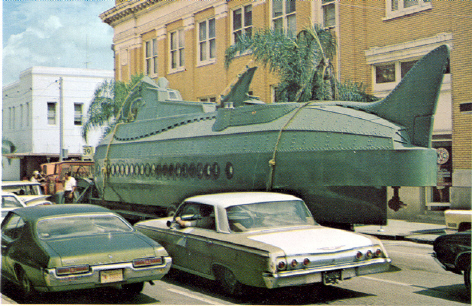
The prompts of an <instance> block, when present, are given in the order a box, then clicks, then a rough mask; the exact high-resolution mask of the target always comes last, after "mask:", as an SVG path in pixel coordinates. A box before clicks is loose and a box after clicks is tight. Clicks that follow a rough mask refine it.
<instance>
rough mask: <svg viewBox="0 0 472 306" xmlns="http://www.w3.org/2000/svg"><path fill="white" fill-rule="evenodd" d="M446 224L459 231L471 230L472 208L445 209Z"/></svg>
mask: <svg viewBox="0 0 472 306" xmlns="http://www.w3.org/2000/svg"><path fill="white" fill-rule="evenodd" d="M444 217H445V219H446V226H447V228H449V229H453V230H457V231H458V232H462V231H467V230H470V229H471V227H470V224H471V220H472V210H470V209H469V210H465V209H464V210H460V209H448V210H446V211H444Z"/></svg>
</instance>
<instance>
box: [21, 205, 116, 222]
mask: <svg viewBox="0 0 472 306" xmlns="http://www.w3.org/2000/svg"><path fill="white" fill-rule="evenodd" d="M15 213H16V214H18V215H20V216H22V217H23V218H25V219H27V220H37V219H40V218H43V217H50V216H60V215H68V214H82V213H112V211H111V210H109V209H108V208H105V207H101V206H97V205H90V204H56V205H40V206H31V207H25V208H20V209H17V210H15Z"/></svg>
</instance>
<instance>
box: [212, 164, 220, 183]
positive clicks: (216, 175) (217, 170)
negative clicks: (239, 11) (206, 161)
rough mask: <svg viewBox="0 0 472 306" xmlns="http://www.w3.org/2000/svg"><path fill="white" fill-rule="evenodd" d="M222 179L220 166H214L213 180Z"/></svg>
mask: <svg viewBox="0 0 472 306" xmlns="http://www.w3.org/2000/svg"><path fill="white" fill-rule="evenodd" d="M219 177H220V165H218V163H214V164H213V178H214V179H215V180H216V179H218V178H219Z"/></svg>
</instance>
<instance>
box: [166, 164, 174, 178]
mask: <svg viewBox="0 0 472 306" xmlns="http://www.w3.org/2000/svg"><path fill="white" fill-rule="evenodd" d="M167 176H168V177H169V178H171V177H174V164H169V169H168V170H167Z"/></svg>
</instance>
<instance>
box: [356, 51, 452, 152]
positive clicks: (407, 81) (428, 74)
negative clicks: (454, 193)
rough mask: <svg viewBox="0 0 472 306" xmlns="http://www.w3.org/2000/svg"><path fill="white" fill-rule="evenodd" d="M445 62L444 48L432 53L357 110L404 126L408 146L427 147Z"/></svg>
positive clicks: (429, 141) (429, 144) (447, 54)
mask: <svg viewBox="0 0 472 306" xmlns="http://www.w3.org/2000/svg"><path fill="white" fill-rule="evenodd" d="M448 59H449V48H448V47H447V46H446V45H442V46H440V47H438V48H436V49H434V50H433V51H431V52H429V53H428V54H426V55H425V56H424V57H423V58H422V59H420V60H419V61H418V62H417V63H416V64H415V65H414V66H413V67H412V68H411V69H410V71H409V72H408V73H407V74H406V76H405V77H404V78H403V79H402V80H401V82H400V83H399V84H398V85H397V86H396V87H395V89H394V90H393V91H392V92H391V93H390V94H389V95H388V96H387V97H385V98H384V99H382V100H380V101H377V102H373V103H362V104H363V105H362V106H359V107H358V108H360V109H364V110H366V111H369V112H372V113H374V114H376V115H378V116H380V117H382V118H384V119H387V120H389V121H393V122H395V123H398V124H400V125H402V126H404V127H405V128H406V129H407V130H408V134H409V136H410V139H411V142H412V144H414V145H417V146H422V147H430V146H431V135H432V129H433V120H434V113H435V111H436V105H437V100H438V97H439V92H440V87H441V84H442V79H443V75H444V71H445V69H446V66H447V63H448Z"/></svg>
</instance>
